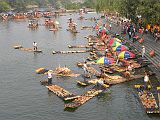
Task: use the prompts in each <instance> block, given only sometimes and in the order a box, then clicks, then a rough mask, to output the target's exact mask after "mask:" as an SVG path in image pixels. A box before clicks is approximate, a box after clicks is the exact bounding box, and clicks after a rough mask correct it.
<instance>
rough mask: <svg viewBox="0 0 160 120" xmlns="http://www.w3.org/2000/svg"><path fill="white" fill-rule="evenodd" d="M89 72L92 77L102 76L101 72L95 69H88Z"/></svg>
mask: <svg viewBox="0 0 160 120" xmlns="http://www.w3.org/2000/svg"><path fill="white" fill-rule="evenodd" d="M87 71H88V73H90V74H92V75H95V76H98V75H100V74H101V73H100V72H99V71H97V70H96V69H95V68H93V67H87Z"/></svg>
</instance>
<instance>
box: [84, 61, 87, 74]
mask: <svg viewBox="0 0 160 120" xmlns="http://www.w3.org/2000/svg"><path fill="white" fill-rule="evenodd" d="M83 70H84V74H86V73H87V62H86V61H85V62H84V64H83Z"/></svg>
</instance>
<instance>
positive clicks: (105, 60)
mask: <svg viewBox="0 0 160 120" xmlns="http://www.w3.org/2000/svg"><path fill="white" fill-rule="evenodd" d="M96 63H99V64H112V63H114V59H112V58H107V57H100V58H98V59H97V60H96Z"/></svg>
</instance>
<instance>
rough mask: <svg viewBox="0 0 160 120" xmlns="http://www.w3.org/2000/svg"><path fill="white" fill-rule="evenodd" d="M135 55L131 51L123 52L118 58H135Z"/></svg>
mask: <svg viewBox="0 0 160 120" xmlns="http://www.w3.org/2000/svg"><path fill="white" fill-rule="evenodd" d="M134 57H135V54H134V53H132V52H129V51H122V52H120V53H119V54H118V58H122V59H124V58H134Z"/></svg>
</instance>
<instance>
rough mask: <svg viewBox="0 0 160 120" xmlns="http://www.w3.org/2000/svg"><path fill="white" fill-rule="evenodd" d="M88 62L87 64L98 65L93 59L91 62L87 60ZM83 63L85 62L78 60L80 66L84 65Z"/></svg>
mask: <svg viewBox="0 0 160 120" xmlns="http://www.w3.org/2000/svg"><path fill="white" fill-rule="evenodd" d="M86 64H87V65H96V64H97V63H96V62H94V61H91V62H87V63H86ZM83 65H84V62H77V66H78V67H83Z"/></svg>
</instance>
